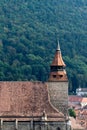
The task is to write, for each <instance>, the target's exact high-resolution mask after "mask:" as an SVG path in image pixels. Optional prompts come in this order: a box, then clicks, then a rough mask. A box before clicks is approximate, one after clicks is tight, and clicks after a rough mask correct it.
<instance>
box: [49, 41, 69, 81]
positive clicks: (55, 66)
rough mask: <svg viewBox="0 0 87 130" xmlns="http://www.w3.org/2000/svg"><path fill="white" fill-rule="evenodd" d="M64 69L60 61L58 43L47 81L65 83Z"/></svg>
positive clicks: (61, 60) (63, 64) (62, 62)
mask: <svg viewBox="0 0 87 130" xmlns="http://www.w3.org/2000/svg"><path fill="white" fill-rule="evenodd" d="M65 67H66V65H65V63H64V61H63V59H62V54H61V50H60V45H59V42H58V46H57V49H56V53H55V57H54V59H53V61H52V64H51V66H50V76H49V80H48V81H67V75H66V71H65Z"/></svg>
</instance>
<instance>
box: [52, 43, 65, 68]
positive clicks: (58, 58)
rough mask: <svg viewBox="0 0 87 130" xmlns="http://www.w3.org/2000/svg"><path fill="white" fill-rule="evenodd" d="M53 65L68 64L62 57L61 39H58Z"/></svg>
mask: <svg viewBox="0 0 87 130" xmlns="http://www.w3.org/2000/svg"><path fill="white" fill-rule="evenodd" d="M51 66H66V65H65V63H64V61H63V59H62V55H61V49H60V44H59V41H58V45H57V49H56V53H55V57H54V59H53V62H52V64H51Z"/></svg>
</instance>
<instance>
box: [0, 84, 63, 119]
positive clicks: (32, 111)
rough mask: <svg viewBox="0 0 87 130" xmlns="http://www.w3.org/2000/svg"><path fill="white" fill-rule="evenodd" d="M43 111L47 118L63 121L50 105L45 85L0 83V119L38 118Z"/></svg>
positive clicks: (61, 116)
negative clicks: (4, 117)
mask: <svg viewBox="0 0 87 130" xmlns="http://www.w3.org/2000/svg"><path fill="white" fill-rule="evenodd" d="M44 110H45V112H46V114H47V116H48V117H49V116H51V118H54V117H55V116H56V117H57V118H55V120H58V119H59V120H60V119H61V120H64V115H63V114H62V113H60V112H59V111H58V110H56V109H55V108H54V107H53V106H52V104H51V103H50V99H49V96H48V89H47V86H46V84H45V83H41V82H0V117H3V116H7V117H8V116H12V117H14V116H21V117H25V116H26V117H27V116H29V117H32V115H33V116H34V117H39V116H42V114H43V111H44ZM51 118H50V117H49V120H50V119H51Z"/></svg>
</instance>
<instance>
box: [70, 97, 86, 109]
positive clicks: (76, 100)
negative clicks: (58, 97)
mask: <svg viewBox="0 0 87 130" xmlns="http://www.w3.org/2000/svg"><path fill="white" fill-rule="evenodd" d="M86 105H87V98H86V97H81V96H77V95H70V96H69V106H72V107H81V108H83V107H84V106H86Z"/></svg>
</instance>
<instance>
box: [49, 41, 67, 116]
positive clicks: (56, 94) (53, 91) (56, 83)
mask: <svg viewBox="0 0 87 130" xmlns="http://www.w3.org/2000/svg"><path fill="white" fill-rule="evenodd" d="M65 67H66V65H65V63H64V61H63V59H62V54H61V50H60V45H59V42H58V46H57V49H56V52H55V56H54V59H53V61H52V64H51V66H50V75H49V79H48V82H47V84H48V90H49V96H50V101H51V103H52V105H53V106H54V107H55V108H56V109H58V110H59V111H61V112H62V113H64V115H66V114H67V109H68V78H67V74H66V70H65Z"/></svg>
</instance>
